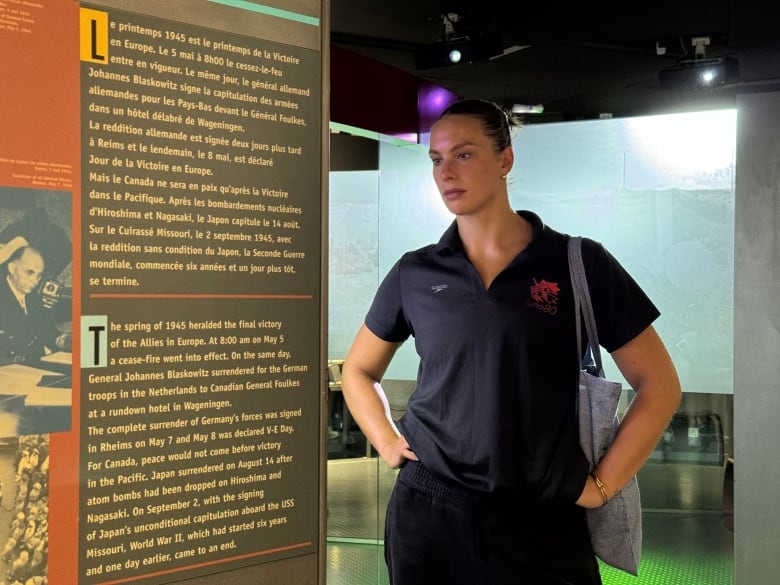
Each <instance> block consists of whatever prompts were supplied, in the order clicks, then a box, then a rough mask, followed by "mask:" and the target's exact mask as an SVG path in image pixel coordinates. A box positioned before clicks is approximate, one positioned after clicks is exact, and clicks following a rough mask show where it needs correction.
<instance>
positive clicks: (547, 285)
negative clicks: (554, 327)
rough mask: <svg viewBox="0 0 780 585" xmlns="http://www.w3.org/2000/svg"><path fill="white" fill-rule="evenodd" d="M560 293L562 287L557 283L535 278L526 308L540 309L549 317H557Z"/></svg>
mask: <svg viewBox="0 0 780 585" xmlns="http://www.w3.org/2000/svg"><path fill="white" fill-rule="evenodd" d="M560 292H561V287H560V286H558V283H557V282H548V281H547V280H545V279H544V278H543V279H542V280H536V278H534V279H533V284H532V285H531V293H530V296H531V298H530V299H528V301H527V302H526V306H527V307H531V308H534V309H538V310H540V311H542V312H543V313H547V314H548V315H555V314H556V313H557V312H558V294H559V293H560Z"/></svg>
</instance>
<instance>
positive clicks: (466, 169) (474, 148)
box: [429, 115, 513, 215]
mask: <svg viewBox="0 0 780 585" xmlns="http://www.w3.org/2000/svg"><path fill="white" fill-rule="evenodd" d="M429 155H430V157H431V162H432V163H433V178H434V180H435V181H436V186H437V187H438V188H439V193H441V196H442V199H444V203H445V205H446V206H447V208H448V209H449V210H450V211H451V212H452V213H454V214H456V215H469V214H473V213H476V212H478V211H480V210H483V209H485V208H487V207H490V206H491V205H494V204H498V205H502V206H505V205H506V202H507V195H506V181H505V180H504V179H502V178H501V177H502V175H506V173H508V172H509V170H510V169H511V168H512V161H513V154H512V148H511V147H508V148H505V149H504V150H503V151H501V152H496V150H495V147H494V145H493V142H492V141H491V139H490V138H489V137H488V136H487V135H486V134H485V132H484V130H483V128H482V123H481V122H480V121H479V119H477V118H475V117H473V116H465V115H452V116H447V117H446V118H442V119H441V120H439V121H438V122H436V123H435V124H434V125H433V128H432V129H431V143H430V150H429Z"/></svg>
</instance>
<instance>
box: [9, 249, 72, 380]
mask: <svg viewBox="0 0 780 585" xmlns="http://www.w3.org/2000/svg"><path fill="white" fill-rule="evenodd" d="M3 252H5V253H8V254H9V255H8V260H7V262H6V264H5V266H6V269H7V270H6V271H7V274H6V276H5V279H4V280H5V282H2V283H0V364H9V363H17V364H29V365H36V364H37V363H38V361H39V360H40V358H41V357H43V356H44V355H46V354H48V353H53V352H55V351H70V335H69V334H67V333H61V332H59V331H58V330H57V328H56V327H55V324H54V323H53V322H52V315H51V313H52V312H51V307H50V306H47V305H46V303H45V302H43V299H45V298H46V297H45V296H41V295H37V294H35V295H34V294H32V293H33V292H34V291H35V290H36V288H37V287H38V285H39V284H40V282H41V278H42V277H43V275H44V271H45V269H46V260H45V258H44V257H43V254H42V253H41V251H40V250H38V249H37V248H35V247H33V246H31V245H29V244H27V242H26V241H25V240H24V238H21V237H17V238H14V240H12V241H11V242H9V243H8V244H7V245H6V247H5V248H4V250H3Z"/></svg>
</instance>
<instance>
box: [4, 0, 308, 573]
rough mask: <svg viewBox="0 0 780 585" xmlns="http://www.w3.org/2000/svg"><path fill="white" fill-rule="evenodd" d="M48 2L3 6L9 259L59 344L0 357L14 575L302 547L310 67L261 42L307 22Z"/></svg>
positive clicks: (168, 564) (277, 553)
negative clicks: (32, 282) (11, 57)
mask: <svg viewBox="0 0 780 585" xmlns="http://www.w3.org/2000/svg"><path fill="white" fill-rule="evenodd" d="M54 4H57V6H53V5H52V6H49V5H48V4H47V5H42V4H38V3H28V2H21V1H20V2H15V1H13V0H2V1H0V45H1V46H2V48H3V52H4V54H16V55H17V56H18V57H19V58H20V59H22V62H21V63H18V62H17V63H14V64H10V63H5V62H4V63H3V64H2V68H3V72H2V73H4V74H5V75H4V78H5V79H11V80H15V83H12V84H9V85H14V86H15V87H19V88H20V91H18V92H17V93H16V94H15V95H9V94H8V92H7V91H6V92H3V93H4V94H5V95H3V96H2V103H0V105H7V106H8V108H6V109H5V110H4V111H6V112H10V113H11V114H12V115H10V116H9V115H8V113H6V114H4V116H3V117H4V118H5V119H4V120H3V128H2V129H3V132H2V136H0V214H2V215H0V240H1V241H0V246H2V247H1V248H0V260H2V262H3V263H4V264H3V268H2V270H3V275H10V276H8V277H7V278H6V280H8V281H9V285H8V286H9V287H10V288H11V291H15V293H14V296H15V297H16V299H17V300H18V301H19V302H22V300H20V299H19V298H18V297H19V296H20V293H19V289H24V283H23V282H22V277H21V276H19V277H18V278H16V277H15V275H17V274H20V275H21V274H22V273H23V270H26V271H27V273H32V272H39V273H41V274H40V276H35V278H37V279H38V280H39V281H40V282H39V283H36V285H37V286H36V288H35V290H33V291H30V292H29V294H27V299H28V305H29V304H30V303H32V302H34V303H36V306H37V305H38V304H39V305H40V306H41V307H42V308H41V309H40V311H37V312H34V311H33V310H32V309H30V310H29V311H28V315H27V316H26V317H27V318H29V319H32V318H33V317H34V316H36V315H38V314H40V315H41V317H40V318H37V317H36V319H37V320H36V321H35V322H34V323H35V327H41V330H42V331H43V330H44V328H46V332H47V334H48V332H49V331H51V332H52V336H51V341H46V340H44V341H45V342H44V343H41V344H40V345H42V347H43V349H42V350H41V351H40V352H38V353H39V354H40V355H37V354H36V355H27V354H32V353H33V352H32V350H28V349H25V351H26V352H27V354H25V356H24V359H22V357H21V354H22V353H23V352H22V350H21V349H19V348H15V347H14V348H12V349H13V351H10V352H9V355H11V357H10V358H8V359H4V360H2V358H0V360H2V363H1V364H0V381H2V380H4V379H8V380H10V381H11V382H10V383H9V384H10V386H12V387H13V386H15V387H17V388H18V389H17V390H14V391H2V392H3V394H5V393H6V392H8V394H9V396H12V397H14V400H10V399H9V400H5V401H3V400H2V399H4V398H5V396H2V397H0V404H5V403H9V404H11V403H13V404H14V405H15V406H14V407H13V408H14V409H15V410H13V411H11V412H10V413H9V414H8V415H7V416H6V415H5V414H4V412H0V436H3V437H4V436H6V435H8V438H7V439H3V443H2V444H3V445H7V447H6V450H7V451H8V453H7V458H8V459H9V463H10V464H11V465H9V466H7V467H8V468H9V469H10V470H11V471H10V472H9V477H8V480H7V481H6V480H5V478H4V477H0V481H3V495H4V509H3V510H0V540H3V542H6V540H5V539H8V542H9V544H8V545H7V546H6V548H7V549H8V550H7V551H6V552H5V553H4V555H3V560H2V562H3V563H5V569H6V572H7V573H8V574H9V575H10V573H12V572H13V573H14V574H13V575H10V576H11V577H12V578H21V577H25V579H27V578H32V577H35V576H48V578H49V582H56V583H58V584H62V585H68V584H71V583H72V584H75V583H78V584H92V583H94V584H99V583H123V582H141V583H167V582H171V581H176V580H181V579H186V578H190V577H194V576H200V575H206V574H211V573H217V572H219V571H224V570H227V569H234V568H239V567H244V566H249V565H261V564H265V563H270V562H272V561H276V560H281V559H289V558H292V557H297V556H301V555H312V554H317V553H318V549H319V539H320V522H321V519H320V517H319V516H320V512H319V501H320V489H321V488H320V485H319V469H320V467H319V466H320V461H319V460H320V427H319V420H320V397H321V381H322V374H321V371H323V368H321V364H320V361H321V353H322V352H321V331H320V323H321V281H322V275H321V266H322V243H321V242H322V237H323V234H322V228H321V226H322V212H321V193H322V184H321V183H322V165H323V163H322V160H323V152H322V146H321V143H322V126H323V122H322V110H323V105H322V104H323V96H322V62H323V59H322V54H321V51H320V49H319V47H317V46H314V47H309V46H306V43H299V42H284V39H280V38H279V37H280V36H282V35H279V34H274V35H265V34H263V31H264V30H265V31H269V30H274V29H273V28H272V27H273V24H274V22H276V21H278V22H280V23H283V25H280V26H281V27H282V29H283V30H286V29H284V27H287V28H289V29H290V30H293V31H294V30H295V29H296V27H300V28H304V29H308V30H312V29H314V30H316V33H317V35H319V34H320V31H319V30H318V26H319V19H318V18H317V16H318V15H317V14H314V15H311V14H310V15H305V14H303V10H301V12H300V13H295V12H286V11H282V10H278V9H274V8H272V7H268V6H264V5H260V4H255V3H238V2H216V3H212V2H189V3H188V4H189V8H191V9H192V11H193V12H194V13H195V14H196V17H192V15H191V14H190V15H189V16H188V19H187V21H186V22H182V21H180V20H179V19H178V18H173V17H171V15H170V14H167V13H166V12H165V9H161V10H162V12H160V13H157V12H155V10H154V7H153V5H149V4H146V3H143V2H139V3H135V4H137V5H145V6H147V7H148V6H152V8H151V9H147V10H143V11H141V12H135V11H129V10H124V9H120V8H117V7H116V5H124V4H127V5H132V4H133V3H121V2H118V3H111V2H106V3H94V4H87V3H77V2H73V3H68V2H62V3H54ZM287 4H288V5H289V4H292V3H287ZM310 4H311V3H306V4H305V6H308V7H309V10H311V6H310ZM242 5H243V6H242ZM247 7H248V8H247ZM168 8H170V7H168ZM317 9H319V7H317ZM199 11H200V12H199ZM198 14H200V17H197V16H198ZM17 17H18V18H17ZM247 19H248V20H251V19H258V22H259V23H261V24H262V25H263V26H258V27H255V28H256V30H257V31H258V35H255V34H244V33H243V32H242V31H244V30H249V29H252V28H253V27H247V26H243V27H241V26H236V27H232V26H230V23H231V22H237V21H238V20H243V21H246V20H247ZM196 23H197V24H196ZM277 33H278V31H277ZM266 36H273V37H274V40H269V39H268V38H265V37H266ZM309 36H311V35H309ZM315 36H316V35H315ZM6 49H7V50H8V52H7V53H6ZM4 61H5V59H4ZM14 284H16V285H17V286H16V287H15V288H14V286H12V285H14ZM0 285H3V286H5V285H4V283H0ZM30 288H31V287H30ZM24 292H27V291H25V290H22V293H24ZM6 296H8V295H6ZM9 298H13V296H9ZM2 301H3V297H2V296H0V313H7V314H8V315H10V313H11V308H10V307H9V308H6V307H5V305H3V304H2ZM13 305H14V306H13V308H14V310H16V308H17V307H16V303H13ZM9 318H10V317H4V316H2V315H0V330H3V331H4V330H5V329H6V328H10V325H8V327H6V325H5V323H6V320H7V319H9ZM30 322H31V323H32V321H30ZM0 337H2V334H0ZM18 337H19V336H18V335H17V338H18ZM43 337H44V334H43V333H41V334H40V335H38V336H37V337H36V343H37V342H38V341H40V340H41V339H42V338H43ZM46 339H49V338H46ZM31 344H32V342H30V344H28V345H29V347H32V345H31ZM5 345H7V344H4V342H3V340H2V339H0V354H2V353H3V352H4V348H5ZM36 347H37V346H36ZM4 370H7V374H6V372H4ZM6 375H7V376H8V377H7V378H4V376H6ZM38 390H40V392H38ZM16 395H23V399H22V401H21V402H20V401H19V400H18V399H16ZM8 410H9V411H10V410H11V407H10V406H9V407H8ZM6 418H9V419H10V420H11V421H12V422H10V423H5V422H4V421H5V419H6ZM3 425H5V427H3ZM33 452H35V455H33ZM2 457H3V451H2V449H0V459H1V458H2ZM32 457H34V458H35V460H34V461H29V460H30V458H32ZM44 460H45V465H44ZM0 464H2V461H1V460H0ZM14 501H15V507H14V506H12V510H11V511H8V506H6V505H5V502H14ZM43 502H48V506H46V505H42V503H43ZM36 504H37V505H36ZM15 521H16V523H14V522H15ZM30 523H31V524H32V525H34V526H33V527H32V528H30V527H29V526H30ZM20 525H22V528H21V529H20V527H19V526H20ZM25 531H29V532H30V535H28V536H27V537H26V538H25ZM14 537H16V542H14V543H13V544H11V541H12V540H13V538H14ZM31 539H33V540H32V543H31V542H30V540H31ZM37 547H40V550H41V551H42V552H41V554H36V548H37ZM22 552H25V553H26V555H22ZM20 557H22V558H25V562H22V561H17V560H18V559H19V558H20ZM33 559H36V560H37V562H36V563H35V564H34V563H33V562H32V561H33ZM14 567H16V568H14ZM20 567H21V568H20ZM25 579H21V580H22V582H24V581H25ZM291 582H292V581H291Z"/></svg>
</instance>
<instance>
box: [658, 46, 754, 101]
mask: <svg viewBox="0 0 780 585" xmlns="http://www.w3.org/2000/svg"><path fill="white" fill-rule="evenodd" d="M691 44H692V45H693V47H694V56H693V58H692V59H683V60H681V61H678V62H677V64H676V65H674V66H673V67H668V68H666V69H663V70H661V71H660V72H659V74H658V81H659V85H660V86H661V87H662V88H663V89H705V88H711V87H718V86H722V85H726V84H729V83H731V82H733V81H736V80H737V79H738V78H739V62H738V61H737V58H736V57H733V56H731V55H726V56H723V57H714V58H707V57H706V55H705V50H706V49H705V47H707V46H709V44H710V37H693V38H692V39H691Z"/></svg>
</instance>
